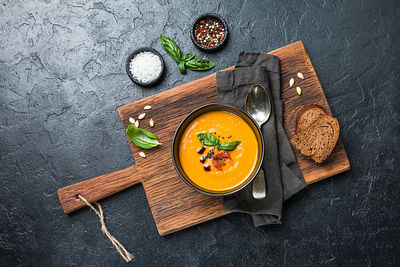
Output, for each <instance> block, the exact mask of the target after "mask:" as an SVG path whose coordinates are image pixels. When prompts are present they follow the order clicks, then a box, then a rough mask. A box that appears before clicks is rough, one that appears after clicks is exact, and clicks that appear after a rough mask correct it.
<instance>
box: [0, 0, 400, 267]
mask: <svg viewBox="0 0 400 267" xmlns="http://www.w3.org/2000/svg"><path fill="white" fill-rule="evenodd" d="M209 11H213V12H216V13H219V14H221V15H222V16H223V17H224V18H226V20H227V22H228V23H229V26H230V30H231V35H230V37H231V38H230V40H229V43H228V45H227V47H225V48H224V49H223V50H222V51H220V52H219V53H217V54H212V55H209V54H205V53H202V52H200V51H196V52H197V54H198V55H199V56H201V57H204V58H208V59H211V60H213V61H214V62H215V63H216V64H217V67H216V68H215V70H213V71H217V70H220V69H224V68H226V67H228V66H231V65H232V64H233V63H234V62H235V60H236V57H237V54H238V52H239V51H240V50H243V49H246V50H253V51H260V52H261V51H269V50H272V49H276V48H279V47H281V46H283V45H286V44H289V43H292V42H295V41H297V40H303V42H304V44H305V46H306V48H307V50H308V52H309V54H310V57H311V60H312V62H313V64H314V67H315V69H316V71H317V73H318V75H319V78H320V80H321V83H322V85H323V87H324V89H325V93H326V96H327V98H328V101H329V103H330V106H331V108H332V111H333V114H334V115H335V116H336V117H337V118H338V119H339V121H340V125H341V136H342V140H343V142H344V144H345V147H346V149H347V152H348V156H349V159H350V162H351V165H352V168H351V170H350V171H347V172H346V173H343V174H340V175H337V176H335V177H332V178H329V179H326V180H324V181H322V182H319V183H316V184H313V185H311V186H309V187H308V188H307V189H305V190H304V191H303V192H301V193H299V194H298V195H296V196H295V197H293V199H291V200H290V201H288V202H287V204H286V206H285V210H284V214H283V216H284V220H283V221H284V223H283V225H277V226H267V227H263V228H255V227H254V226H253V224H252V220H251V218H250V217H249V216H248V215H244V214H231V215H229V216H226V217H224V218H220V219H217V220H214V221H210V222H207V223H203V224H201V225H198V226H195V227H192V228H189V229H186V230H183V231H181V232H178V233H175V234H171V235H169V236H166V237H161V236H159V235H158V233H157V230H156V227H155V224H154V222H153V218H152V215H151V212H150V210H149V207H148V205H147V202H146V198H145V195H144V192H143V189H142V187H141V186H136V187H133V188H131V189H128V190H126V191H124V192H122V193H120V194H117V195H115V196H112V197H109V198H107V199H105V200H103V201H101V203H102V204H103V207H104V209H105V213H106V222H107V225H108V227H109V229H110V231H111V233H113V234H114V235H115V236H116V237H117V239H119V240H120V241H121V243H122V244H124V245H125V246H126V248H127V249H128V250H129V251H131V252H132V253H133V254H134V255H135V256H136V258H135V260H134V263H136V264H137V266H151V265H160V266H172V265H173V266H197V265H202V266H205V265H216V266H233V265H234V266H236V265H240V266H246V265H247V266H261V265H270V266H296V265H304V266H314V265H328V266H388V265H397V266H398V265H399V264H400V248H399V239H400V225H399V219H400V209H399V204H400V203H399V199H400V197H399V194H400V189H399V186H398V184H399V182H400V181H399V178H400V177H399V176H400V175H399V174H400V170H399V160H400V157H399V147H400V143H399V136H400V125H399V113H400V112H399V110H400V108H399V106H400V82H399V71H400V49H399V48H400V2H399V1H363V0H359V1H345V0H341V1H330V0H324V1H311V0H303V1H259V2H257V1H250V0H248V1H244V0H242V1H193V2H191V3H189V2H188V1H185V2H184V1H182V2H177V1H176V2H175V1H172V0H158V1H155V0H151V1H147V0H144V1H141V2H135V1H125V0H121V1H103V2H93V1H84V0H80V1H69V0H59V1H49V0H40V1H39V0H38V1H14V0H2V1H1V2H0V27H1V31H0V114H1V117H0V159H1V161H0V177H1V178H0V179H1V180H0V183H1V184H0V265H1V266H12V265H21V266H117V265H122V266H124V264H125V263H124V261H123V260H122V258H121V257H120V256H119V255H118V254H117V253H116V252H115V250H114V249H113V248H111V243H110V242H109V240H108V239H107V238H106V237H105V236H104V235H103V234H102V233H101V231H100V224H99V221H98V218H97V216H96V215H95V214H94V213H93V212H92V211H90V210H89V209H88V208H86V209H82V210H80V211H78V212H75V213H73V214H71V215H65V214H64V213H63V212H62V210H61V208H60V205H59V202H58V198H57V189H58V188H60V187H63V186H66V185H69V184H72V183H76V182H79V181H82V180H83V179H87V178H90V177H94V176H98V175H101V174H103V173H108V172H112V171H115V170H119V169H122V168H126V167H128V166H129V165H131V164H134V162H133V158H132V154H131V151H130V149H129V145H128V141H127V139H126V137H125V134H124V131H123V128H122V125H121V122H120V120H119V117H118V114H117V107H118V106H121V105H124V104H126V103H129V102H131V101H134V100H137V99H140V98H143V97H146V96H150V95H153V94H155V93H157V92H161V91H163V90H166V89H169V88H172V87H175V86H177V85H180V84H182V83H185V82H188V81H191V80H194V79H197V78H199V77H202V76H204V75H206V74H209V73H211V71H208V72H205V73H201V72H192V71H190V72H188V74H187V75H186V76H183V75H181V74H180V73H179V72H178V68H177V66H176V65H175V63H174V62H173V60H172V59H171V58H170V57H169V56H168V55H166V53H165V52H164V51H163V50H162V48H161V46H160V43H159V40H158V38H159V35H160V33H165V34H166V35H168V36H171V37H173V38H174V39H175V40H176V41H177V43H178V44H180V45H181V48H182V50H183V51H184V52H190V51H194V50H195V48H194V46H193V45H192V43H191V41H190V39H189V30H190V24H191V22H192V20H193V18H194V17H196V16H197V15H199V14H201V13H204V12H209ZM142 46H151V47H154V48H155V49H157V50H158V51H160V52H161V53H162V54H163V56H164V59H165V61H166V64H167V67H168V70H167V76H166V78H165V80H164V81H163V82H162V83H161V84H160V85H159V86H157V87H155V88H151V89H142V88H140V87H138V86H135V85H134V84H132V82H131V81H130V80H129V78H128V76H127V75H126V73H125V69H124V67H125V66H124V64H125V60H126V57H127V56H128V54H129V53H130V52H132V51H133V50H134V49H135V48H138V47H142Z"/></svg>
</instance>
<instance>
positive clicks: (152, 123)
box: [149, 119, 154, 127]
mask: <svg viewBox="0 0 400 267" xmlns="http://www.w3.org/2000/svg"><path fill="white" fill-rule="evenodd" d="M149 124H150V127H154V120H153V119H150V121H149Z"/></svg>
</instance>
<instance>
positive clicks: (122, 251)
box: [78, 195, 133, 262]
mask: <svg viewBox="0 0 400 267" xmlns="http://www.w3.org/2000/svg"><path fill="white" fill-rule="evenodd" d="M78 197H79V198H80V199H81V200H82V201H83V202H85V204H86V205H87V206H88V207H90V208H91V209H92V210H93V211H94V212H95V213H96V214H97V216H99V218H100V223H101V231H102V232H103V233H104V234H105V235H106V236H107V237H108V239H110V241H111V243H112V244H113V246H114V247H115V248H116V249H117V251H118V252H119V254H120V255H121V257H122V258H123V259H124V260H125V261H126V262H130V261H131V260H132V259H133V255H132V254H131V253H129V251H127V250H126V249H125V248H124V246H123V245H122V244H121V243H120V242H119V241H118V240H117V239H116V238H115V237H114V236H113V235H112V234H111V233H110V232H109V231H108V229H107V226H106V223H105V221H104V214H103V209H102V207H101V205H100V204H99V203H98V202H94V204H96V205H97V208H98V210H97V209H96V208H95V207H94V206H93V205H92V204H90V203H89V201H87V199H86V198H84V197H83V196H81V195H78Z"/></svg>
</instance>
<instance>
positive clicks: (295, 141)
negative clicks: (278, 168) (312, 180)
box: [290, 105, 340, 163]
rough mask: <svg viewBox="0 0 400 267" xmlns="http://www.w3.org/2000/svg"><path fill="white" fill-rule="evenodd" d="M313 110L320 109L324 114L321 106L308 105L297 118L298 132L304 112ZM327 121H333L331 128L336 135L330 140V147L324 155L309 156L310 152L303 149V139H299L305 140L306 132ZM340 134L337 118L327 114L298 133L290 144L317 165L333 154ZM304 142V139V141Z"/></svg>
mask: <svg viewBox="0 0 400 267" xmlns="http://www.w3.org/2000/svg"><path fill="white" fill-rule="evenodd" d="M311 108H318V109H320V110H322V111H323V112H324V113H325V111H324V109H323V108H322V107H321V106H318V105H308V106H306V107H304V108H303V109H302V110H301V111H300V113H299V115H298V117H297V121H296V130H297V128H298V123H299V121H300V119H301V115H303V114H304V112H306V111H307V110H310V109H311ZM327 119H329V120H330V121H331V123H329V124H331V126H332V127H333V133H334V135H333V136H332V139H330V142H329V143H330V144H329V147H327V148H326V150H325V152H324V153H323V154H314V153H312V154H309V155H308V151H306V150H304V147H302V146H303V145H301V143H299V142H301V139H299V138H304V137H305V136H304V134H306V132H305V131H306V130H310V129H311V128H313V127H316V125H318V124H320V122H322V121H326V120H327ZM339 133H340V126H339V122H338V120H337V119H336V118H333V117H332V116H329V115H327V114H326V113H325V115H322V116H320V117H319V118H318V119H316V120H315V121H314V122H313V123H311V125H309V126H308V127H307V128H305V129H304V130H303V131H302V132H301V133H296V136H294V137H293V138H292V139H291V140H290V142H291V143H292V144H293V145H294V146H295V148H296V149H298V150H299V151H300V152H301V153H302V154H303V155H304V156H305V157H307V158H309V159H312V160H314V161H315V162H317V163H322V162H323V161H325V160H326V159H327V158H328V157H329V155H330V154H331V153H332V151H333V149H334V148H335V146H336V143H337V140H338V139H339ZM303 140H304V139H303Z"/></svg>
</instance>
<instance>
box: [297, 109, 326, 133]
mask: <svg viewBox="0 0 400 267" xmlns="http://www.w3.org/2000/svg"><path fill="white" fill-rule="evenodd" d="M324 115H326V113H325V110H324V109H323V108H322V107H321V106H320V105H315V104H311V105H307V106H305V107H304V108H303V109H302V110H300V112H299V114H298V115H297V119H296V134H299V133H300V132H302V131H304V130H305V129H307V127H309V126H310V125H311V124H313V123H314V122H315V121H316V120H317V119H318V118H320V117H322V116H324Z"/></svg>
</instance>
